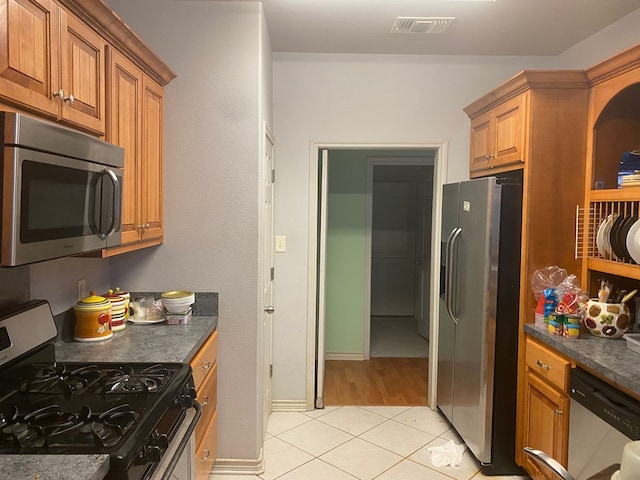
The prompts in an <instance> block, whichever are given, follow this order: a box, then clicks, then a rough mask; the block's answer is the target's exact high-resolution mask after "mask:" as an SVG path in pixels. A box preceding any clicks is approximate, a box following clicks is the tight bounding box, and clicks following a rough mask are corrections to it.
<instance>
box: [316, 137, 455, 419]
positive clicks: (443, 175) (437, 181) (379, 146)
mask: <svg viewBox="0 0 640 480" xmlns="http://www.w3.org/2000/svg"><path fill="white" fill-rule="evenodd" d="M448 145H449V144H448V142H447V141H432V142H420V143H403V142H370V143H369V142H344V141H342V142H331V141H313V140H311V141H310V142H309V209H308V216H309V232H308V241H309V244H308V252H309V254H308V258H307V272H308V278H307V282H308V285H309V289H308V292H307V360H306V361H307V364H306V371H307V374H306V395H305V396H306V402H305V403H306V407H307V410H313V409H314V404H315V396H316V395H315V386H316V378H315V377H316V375H315V351H316V311H317V310H316V309H317V302H316V295H317V289H318V285H317V280H316V279H317V273H318V271H317V259H318V158H319V157H318V156H319V154H320V151H321V150H323V149H328V150H331V149H341V150H426V149H433V150H435V159H434V175H433V185H434V189H433V192H434V195H433V206H432V224H431V225H432V228H431V267H430V272H431V295H430V297H429V301H430V304H431V305H430V316H431V318H432V319H434V318H438V285H439V275H440V273H439V272H440V266H439V263H440V236H441V232H440V230H441V228H440V227H441V219H442V195H441V192H442V185H444V184H445V183H446V181H447V167H448ZM429 338H431V339H437V338H438V322H434V321H432V322H430V332H429ZM429 357H430V358H432V359H433V358H438V345H437V342H435V341H430V342H429ZM436 385H437V362H429V379H428V393H427V398H428V399H429V400H428V406H429V407H431V408H432V409H435V408H436Z"/></svg>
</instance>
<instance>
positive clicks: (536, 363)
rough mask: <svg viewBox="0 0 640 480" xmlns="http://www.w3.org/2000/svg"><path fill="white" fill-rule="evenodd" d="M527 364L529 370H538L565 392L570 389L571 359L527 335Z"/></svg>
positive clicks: (542, 375)
mask: <svg viewBox="0 0 640 480" xmlns="http://www.w3.org/2000/svg"><path fill="white" fill-rule="evenodd" d="M525 351H526V360H525V362H526V364H527V367H529V370H531V371H533V372H536V373H537V374H538V375H539V376H540V377H542V378H544V379H545V380H546V381H547V382H549V383H550V384H551V385H554V386H555V387H557V388H558V389H560V390H561V391H563V392H568V391H569V373H570V368H571V364H570V362H569V360H567V359H565V358H564V357H562V356H560V355H558V354H556V353H554V352H552V351H551V350H549V349H548V348H547V347H545V346H543V345H541V344H539V343H537V342H535V341H534V340H532V339H531V338H529V337H527V340H526V346H525Z"/></svg>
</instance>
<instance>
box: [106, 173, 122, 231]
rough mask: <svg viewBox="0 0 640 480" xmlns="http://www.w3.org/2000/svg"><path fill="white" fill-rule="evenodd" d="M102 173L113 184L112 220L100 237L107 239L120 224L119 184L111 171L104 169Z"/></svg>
mask: <svg viewBox="0 0 640 480" xmlns="http://www.w3.org/2000/svg"><path fill="white" fill-rule="evenodd" d="M104 173H105V175H106V176H107V177H108V178H109V180H111V183H112V184H113V204H112V205H111V206H112V207H113V218H112V220H111V225H109V228H107V230H106V231H105V232H104V233H103V234H102V235H101V237H102V238H107V237H108V236H109V235H111V234H112V233H113V232H115V231H116V229H117V228H118V225H119V224H120V213H119V212H120V183H119V182H118V177H116V174H115V173H113V170H110V169H108V168H105V169H104Z"/></svg>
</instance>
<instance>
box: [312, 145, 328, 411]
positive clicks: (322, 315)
mask: <svg viewBox="0 0 640 480" xmlns="http://www.w3.org/2000/svg"><path fill="white" fill-rule="evenodd" d="M328 190H329V150H322V159H321V161H320V215H319V217H320V225H319V231H318V234H319V235H318V321H317V325H318V332H317V336H316V402H315V404H316V408H324V361H325V351H324V350H325V338H324V335H325V325H326V321H327V319H326V302H327V294H326V290H325V281H326V268H327V218H328V212H327V205H328Z"/></svg>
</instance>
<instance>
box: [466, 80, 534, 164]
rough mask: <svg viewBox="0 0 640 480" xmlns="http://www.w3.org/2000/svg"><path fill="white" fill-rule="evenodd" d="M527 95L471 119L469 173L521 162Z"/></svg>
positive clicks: (524, 143)
mask: <svg viewBox="0 0 640 480" xmlns="http://www.w3.org/2000/svg"><path fill="white" fill-rule="evenodd" d="M528 105H529V93H528V92H524V93H522V94H520V95H518V96H516V97H514V98H511V99H508V100H505V101H504V103H500V104H499V105H497V106H496V107H495V108H493V109H491V110H489V111H487V112H485V113H483V114H481V115H479V116H477V117H475V118H472V120H471V159H470V163H469V171H470V172H471V173H472V174H473V175H472V176H476V174H480V173H482V172H484V171H487V170H492V169H497V170H496V171H502V170H503V169H504V168H505V167H507V168H509V167H511V168H514V167H513V166H517V165H519V164H522V163H524V161H525V149H526V140H527V136H526V131H527V120H528V117H527V107H528Z"/></svg>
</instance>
